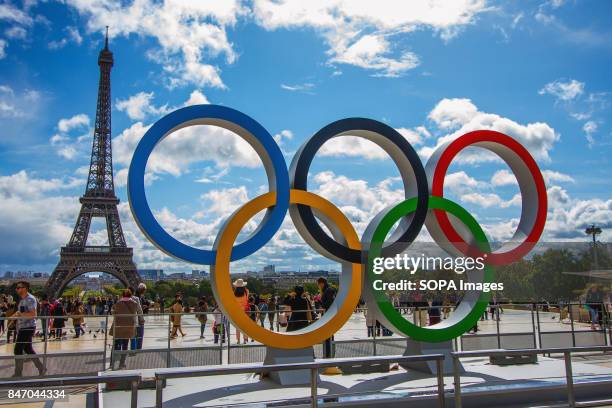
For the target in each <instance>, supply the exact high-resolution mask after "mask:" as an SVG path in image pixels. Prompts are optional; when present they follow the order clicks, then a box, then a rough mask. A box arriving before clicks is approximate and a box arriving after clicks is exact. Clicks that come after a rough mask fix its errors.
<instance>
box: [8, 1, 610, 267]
mask: <svg viewBox="0 0 612 408" xmlns="http://www.w3.org/2000/svg"><path fill="white" fill-rule="evenodd" d="M379 3H380V4H379ZM438 3H440V4H438ZM610 11H612V6H611V5H609V4H608V3H607V2H595V1H581V0H574V1H569V0H568V1H563V0H554V1H527V2H512V3H507V2H487V1H484V0H482V1H480V0H478V1H477V0H474V1H472V0H465V1H449V2H410V4H409V3H407V2H406V4H402V5H398V4H397V2H386V1H382V2H376V7H375V8H372V6H371V2H352V3H351V4H346V3H345V2H340V1H311V2H299V1H297V2H295V1H274V2H272V1H269V0H254V1H245V2H240V1H215V2H212V1H210V2H195V1H194V2H174V1H170V0H165V1H151V0H140V1H137V2H119V1H108V2H97V1H87V0H67V1H64V2H54V1H47V2H37V1H35V0H28V1H24V2H21V1H3V2H2V3H0V196H1V197H2V198H3V199H2V200H0V236H1V237H2V241H3V242H5V243H6V244H3V245H2V246H1V247H0V270H6V269H35V270H42V271H50V270H51V269H52V268H53V266H54V265H55V263H56V262H57V259H58V250H59V247H60V246H61V245H63V244H65V243H66V242H67V240H68V238H69V236H70V233H71V231H72V228H73V226H74V221H75V219H76V215H77V213H78V209H79V204H78V197H79V196H80V195H81V194H82V193H83V191H84V183H85V179H86V169H87V165H88V163H89V155H90V149H91V134H92V130H93V129H92V127H93V123H94V120H95V102H96V93H97V81H98V67H97V54H98V52H99V50H100V48H101V46H102V43H103V36H102V33H103V31H104V26H105V25H110V26H111V28H110V33H111V41H110V43H111V46H110V48H111V50H112V51H113V53H114V56H115V66H114V68H113V71H112V99H113V105H114V106H113V126H112V131H113V138H114V140H113V148H114V160H115V180H116V185H117V195H118V196H119V197H120V199H121V200H122V203H121V205H120V211H121V216H122V221H123V225H124V229H125V233H126V238H127V240H128V243H129V244H130V245H132V246H133V247H134V248H135V255H136V260H137V262H138V265H139V266H140V267H141V268H147V267H161V268H164V269H166V270H189V269H191V268H192V266H191V265H187V264H185V263H182V262H176V261H174V260H172V259H170V258H168V257H166V256H164V255H163V254H162V253H160V252H159V251H157V250H156V249H154V248H153V247H152V246H151V245H150V244H149V243H148V242H147V241H146V239H145V238H144V237H143V236H142V234H141V233H140V232H139V230H138V229H137V228H136V226H135V224H134V222H133V221H132V219H131V215H130V212H129V207H128V206H127V197H126V193H125V178H126V175H127V166H128V165H129V160H130V158H131V152H132V151H133V148H134V147H135V145H136V144H137V142H138V140H139V139H140V138H141V137H142V135H143V134H144V132H145V131H146V129H147V128H148V127H149V126H150V125H151V124H152V123H154V122H155V121H156V120H157V119H159V118H160V117H162V116H163V115H164V114H165V113H167V112H169V111H170V110H172V109H174V108H176V107H180V106H184V105H185V104H189V103H216V104H223V105H226V106H230V107H233V108H236V109H239V110H241V111H243V112H244V113H246V114H248V115H250V116H251V117H253V118H255V119H256V120H257V121H259V122H260V123H261V124H262V125H263V126H265V127H266V128H267V129H268V131H269V132H270V133H271V134H273V135H275V137H276V138H277V139H278V140H279V143H280V145H281V148H282V150H283V152H284V153H285V156H286V160H287V164H289V163H290V161H291V159H292V157H293V155H294V152H295V151H296V150H297V149H298V148H299V146H300V145H301V144H302V143H303V142H304V141H305V140H306V139H307V138H308V137H309V136H310V135H312V134H313V133H314V132H316V131H317V130H318V129H320V128H321V127H323V126H325V125H326V124H328V123H330V122H332V121H334V120H337V119H341V118H344V117H349V116H363V117H369V118H373V119H377V120H381V121H384V122H386V123H387V124H389V125H390V126H393V127H394V128H396V129H398V130H399V131H400V133H402V134H403V135H404V136H405V137H406V138H407V139H408V140H409V141H410V142H412V143H413V145H414V146H415V149H416V150H417V151H418V152H419V154H420V155H421V157H422V159H423V162H424V163H425V162H426V160H427V158H428V156H429V154H431V152H432V150H433V148H435V146H436V145H437V144H438V143H440V142H441V141H442V140H448V139H449V138H454V137H457V136H459V135H460V134H463V133H465V132H467V131H469V130H474V129H480V128H490V129H495V130H499V131H502V132H505V133H507V134H509V135H510V136H513V137H515V138H517V139H518V140H519V141H521V142H522V143H524V144H525V145H526V146H527V148H528V149H529V150H530V152H531V153H532V155H533V156H534V157H535V158H536V160H537V162H538V164H539V165H540V167H541V169H542V170H545V172H544V174H545V178H546V181H547V187H548V192H549V202H550V205H549V217H548V222H547V227H546V231H545V238H546V239H550V240H566V239H571V240H578V239H579V240H582V239H584V234H583V229H584V226H585V225H586V224H588V223H597V224H598V225H600V226H602V227H603V228H604V230H605V232H604V235H603V236H602V239H603V240H608V239H609V236H610V229H611V228H612V197H610V185H611V182H610V170H611V165H610V152H611V150H612V149H611V142H612V126H611V125H610V123H609V122H610V111H611V105H610V104H611V102H612V94H611V92H612V79H611V77H610V75H609V73H610V71H611V68H612V30H611V28H610V27H612V13H610ZM170 139H172V140H170ZM170 139H169V140H166V141H164V142H163V143H162V144H161V145H160V146H159V147H158V148H157V149H156V156H155V158H153V159H152V160H151V162H150V167H149V179H148V180H149V186H148V190H147V194H148V197H149V200H150V202H151V203H152V207H153V209H154V210H155V212H156V216H157V218H158V219H159V220H160V222H161V223H162V224H163V225H164V226H165V227H166V228H167V229H168V230H172V231H174V234H176V235H177V237H179V238H180V239H181V240H182V241H184V242H187V243H191V244H194V245H199V246H202V247H206V246H210V245H211V243H212V241H214V238H215V236H216V233H217V229H218V226H219V223H220V222H221V221H222V220H223V219H224V218H225V217H227V216H228V215H229V214H230V213H231V211H232V210H233V209H235V208H236V207H237V206H239V205H240V204H242V203H243V202H244V201H245V200H247V199H250V198H253V197H255V196H257V195H258V194H260V193H261V192H263V191H266V183H267V182H266V178H265V174H264V171H263V169H262V168H261V167H260V165H259V164H260V163H259V161H258V159H257V157H256V156H255V155H254V151H253V150H252V149H250V147H248V145H246V144H245V143H243V142H241V141H240V140H238V139H237V138H236V137H233V136H232V135H228V134H227V133H225V132H220V131H219V130H213V129H210V128H202V127H198V128H191V129H189V130H187V131H184V132H182V133H177V134H175V135H174V136H173V137H171V138H170ZM491 158H492V156H490V155H486V154H479V155H469V154H466V155H462V156H460V160H458V161H457V162H455V163H454V164H453V165H452V166H451V169H450V171H449V173H452V175H449V177H448V178H447V180H446V184H445V187H446V191H447V194H448V196H449V197H451V198H452V199H454V200H456V201H458V202H459V203H461V204H462V205H463V206H465V207H466V208H468V209H469V210H470V211H471V212H472V213H473V214H474V215H475V216H476V218H477V219H478V221H479V222H480V223H481V224H482V225H483V227H484V228H485V230H486V231H487V233H488V235H489V237H490V238H491V239H496V240H503V239H504V238H508V237H509V236H511V235H512V233H513V232H514V228H515V227H516V222H517V219H518V217H519V215H520V205H521V201H520V197H517V196H516V194H517V193H518V188H517V186H516V185H515V184H514V183H513V178H512V177H511V175H509V174H508V168H507V167H506V166H505V165H504V164H503V163H501V162H499V161H495V160H491ZM398 175H399V173H398V171H397V170H396V169H395V167H394V165H393V163H392V162H390V160H388V158H387V156H385V154H383V153H382V151H380V150H377V148H375V147H373V146H371V145H369V144H368V143H363V142H356V141H355V140H354V139H351V138H348V137H343V138H339V139H338V140H336V141H334V142H330V143H328V144H326V145H325V147H324V149H323V150H322V151H321V152H320V154H319V155H318V156H317V158H316V159H315V161H314V165H313V167H312V168H311V175H310V179H309V180H310V181H309V188H310V189H312V190H313V191H315V192H318V193H319V194H321V195H322V196H324V197H325V198H327V199H329V200H331V201H332V202H334V203H335V204H336V205H338V206H339V207H340V208H341V209H342V210H343V211H344V212H345V213H346V214H347V216H349V218H350V219H351V220H352V221H353V223H354V225H355V227H356V229H357V230H358V231H359V232H361V231H363V229H364V228H365V226H366V225H367V223H368V222H369V220H370V219H371V218H372V217H373V216H374V215H375V214H376V213H377V212H378V211H380V209H381V208H383V207H384V206H385V205H390V204H393V203H395V202H397V201H398V200H400V199H401V197H402V194H403V192H402V187H401V185H400V184H399V183H398V180H397V176H398ZM98 227H100V228H98ZM255 227H256V222H255V221H253V222H251V223H249V225H247V226H246V227H245V231H246V232H248V231H252V230H253V229H254V228H255ZM104 233H105V231H103V230H102V229H101V224H98V225H97V226H96V229H95V231H94V234H93V236H92V237H91V241H90V242H91V243H98V244H101V243H104ZM423 234H425V232H424V233H423ZM423 238H425V235H424V236H423ZM267 263H275V264H277V265H279V268H280V269H298V268H299V269H318V268H319V267H325V268H334V269H337V265H335V264H333V263H332V262H331V261H329V260H326V259H324V258H322V257H320V256H318V255H317V254H316V253H315V252H314V251H313V250H312V249H310V248H309V247H307V246H306V245H305V244H304V243H303V241H302V240H301V238H299V236H298V235H297V233H296V232H295V230H294V228H293V226H292V225H291V222H290V221H289V219H288V218H287V220H286V223H285V225H284V226H283V228H282V231H281V232H279V233H278V234H277V236H276V237H275V238H274V240H273V241H272V242H270V244H268V245H267V246H266V247H264V248H263V249H262V250H261V251H259V252H258V253H257V254H255V255H253V256H252V257H250V258H248V259H246V260H243V261H240V262H238V263H237V264H236V266H235V267H236V270H240V269H259V268H261V266H262V265H265V264H267ZM193 267H194V268H196V269H197V268H199V267H198V266H193ZM206 269H207V268H206Z"/></svg>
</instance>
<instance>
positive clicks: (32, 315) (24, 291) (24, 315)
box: [13, 281, 45, 377]
mask: <svg viewBox="0 0 612 408" xmlns="http://www.w3.org/2000/svg"><path fill="white" fill-rule="evenodd" d="M15 290H16V291H17V295H18V296H19V298H20V300H19V304H18V305H17V311H16V312H15V314H13V317H16V318H18V319H17V322H16V330H17V340H16V341H15V349H14V354H15V356H16V358H15V374H13V377H21V376H22V375H23V364H24V362H25V359H23V358H20V357H17V356H22V355H23V354H24V353H25V354H28V355H30V356H35V355H36V352H35V351H34V349H33V348H32V336H34V332H35V331H36V311H37V309H38V302H37V301H36V298H35V297H34V296H33V295H32V294H31V293H30V292H29V290H30V284H29V283H28V282H26V281H19V282H17V286H16V287H15ZM28 360H30V361H32V362H33V363H34V365H35V366H36V368H37V369H38V373H39V374H40V375H41V376H42V375H44V374H45V368H44V366H43V364H42V363H41V362H40V360H39V359H38V358H36V357H30V358H29V359H28Z"/></svg>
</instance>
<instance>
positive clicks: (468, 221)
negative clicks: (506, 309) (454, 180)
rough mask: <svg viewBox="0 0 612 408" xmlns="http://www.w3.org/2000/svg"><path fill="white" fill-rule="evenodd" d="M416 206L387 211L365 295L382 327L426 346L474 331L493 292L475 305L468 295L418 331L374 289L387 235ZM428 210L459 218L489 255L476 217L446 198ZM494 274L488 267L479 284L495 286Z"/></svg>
mask: <svg viewBox="0 0 612 408" xmlns="http://www.w3.org/2000/svg"><path fill="white" fill-rule="evenodd" d="M416 206H417V199H416V198H411V199H409V200H405V201H402V202H401V203H399V204H398V205H396V206H394V207H392V208H391V209H389V210H388V211H387V213H386V214H385V215H384V216H383V217H382V219H381V220H380V222H379V224H378V226H377V227H376V229H375V230H374V233H373V235H372V239H371V244H370V250H369V251H368V261H367V269H366V274H365V275H366V291H368V292H370V293H371V294H372V295H373V297H374V299H373V300H374V302H375V305H376V307H377V308H378V311H379V312H380V313H382V316H380V317H381V320H382V322H383V324H384V323H387V324H388V325H390V326H391V327H392V328H395V329H397V330H398V331H399V332H400V333H401V334H403V335H405V336H408V337H410V338H412V339H413V340H418V341H427V342H442V341H448V340H452V339H454V338H456V337H459V336H460V335H462V334H463V333H465V332H467V331H468V330H469V329H471V328H472V327H474V325H475V324H476V322H477V321H478V320H479V319H480V316H482V314H483V312H484V311H485V310H486V308H487V305H488V303H489V299H490V296H491V294H490V292H480V296H478V297H477V298H474V301H473V302H470V301H468V300H467V299H466V298H467V297H468V294H466V296H465V297H464V299H462V301H461V302H460V303H459V305H458V306H457V308H456V310H455V312H454V313H453V315H451V317H449V318H448V319H446V320H443V321H442V322H440V323H437V324H435V325H433V326H428V327H419V326H417V325H415V324H413V323H411V322H410V321H408V320H406V319H404V318H403V317H402V315H401V314H400V312H398V311H397V310H396V309H395V308H394V307H393V304H392V303H391V302H390V301H389V299H388V298H387V295H386V294H385V293H384V292H383V291H379V290H373V289H372V282H373V281H374V280H375V279H376V277H377V275H376V274H375V273H374V272H373V263H374V259H375V258H377V257H378V256H380V253H381V250H382V246H383V242H384V240H385V238H386V236H387V234H388V233H389V231H391V228H392V227H393V226H394V225H395V223H396V222H397V221H398V220H399V219H400V218H402V217H404V216H406V215H408V214H410V213H413V212H414V211H415V210H416ZM428 208H429V209H430V210H443V211H446V212H447V213H450V214H452V215H454V216H455V217H457V218H458V219H459V220H460V221H461V222H463V223H464V224H465V226H466V227H468V229H469V230H470V232H471V234H472V235H473V237H474V240H475V241H476V244H477V245H478V246H479V247H480V250H481V251H483V252H486V253H488V252H490V246H489V241H488V240H487V237H486V236H485V234H484V231H483V230H482V228H481V227H480V225H479V224H478V222H477V221H476V220H475V219H474V217H472V215H471V214H470V213H468V212H467V211H466V210H465V209H464V208H463V207H461V206H460V205H459V204H457V203H454V202H452V201H450V200H447V199H445V198H443V197H438V196H430V197H429V206H428ZM494 272H495V271H494V268H493V267H492V266H491V265H488V264H485V267H484V269H483V276H482V280H480V282H483V283H487V282H492V280H493V276H494ZM385 320H386V322H385ZM400 333H398V334H400Z"/></svg>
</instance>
